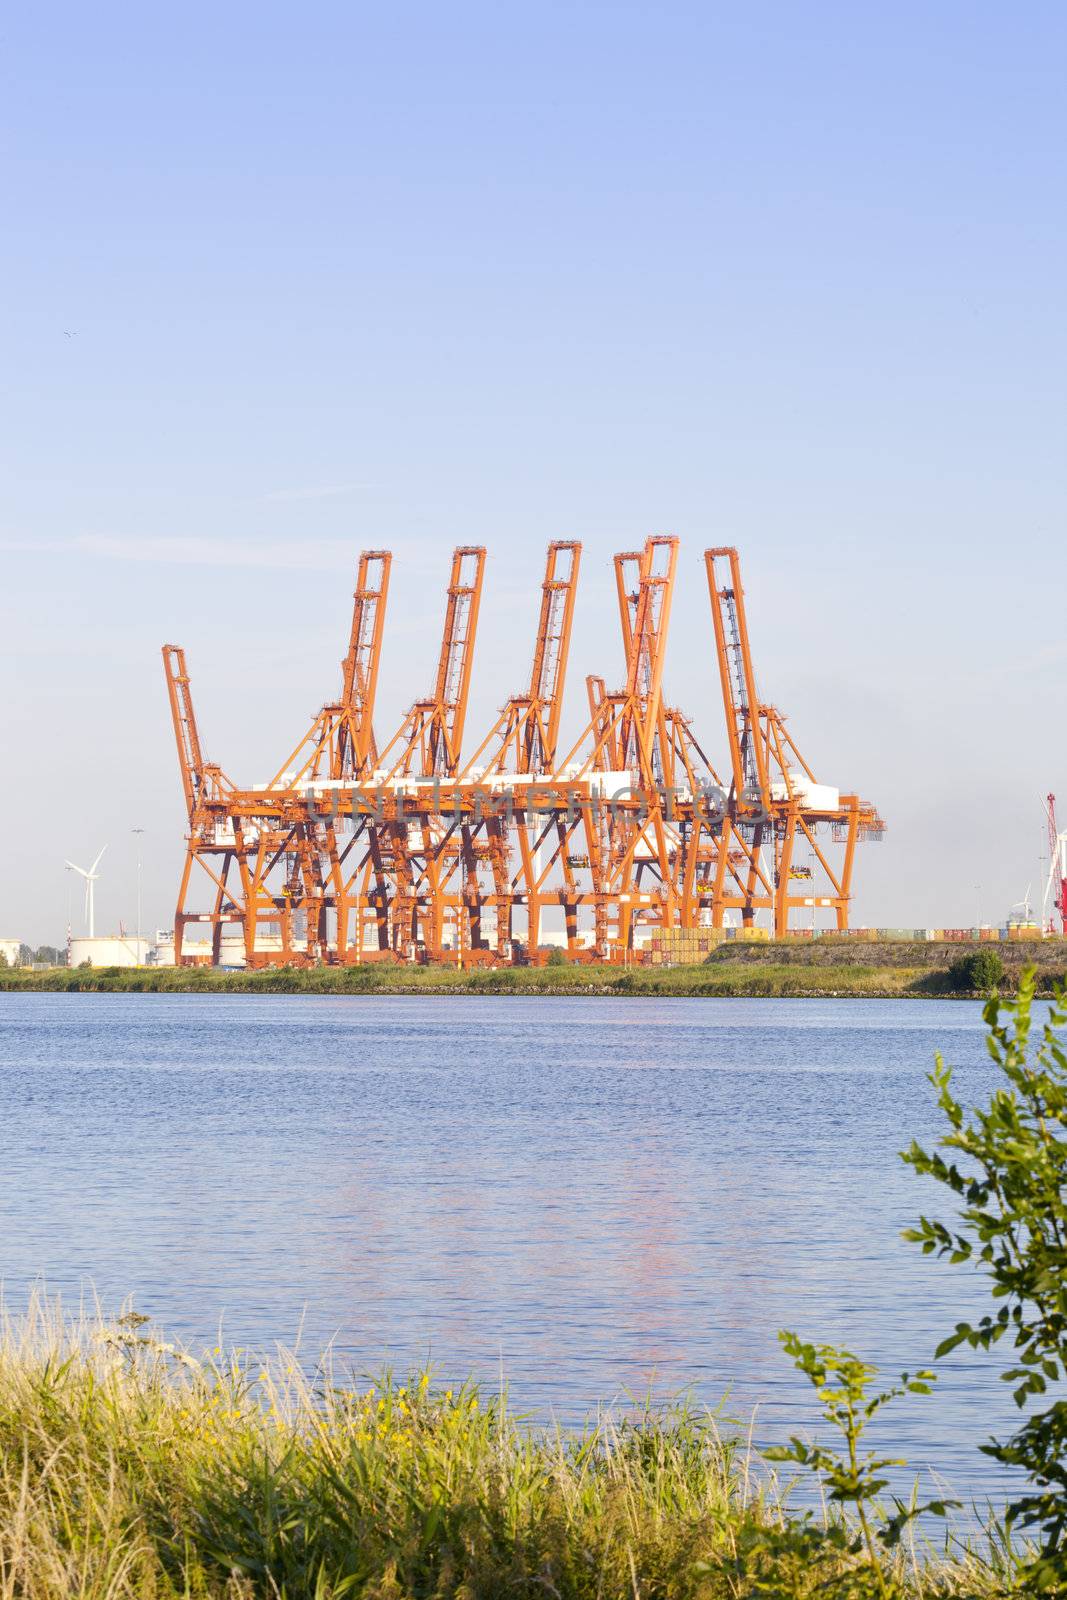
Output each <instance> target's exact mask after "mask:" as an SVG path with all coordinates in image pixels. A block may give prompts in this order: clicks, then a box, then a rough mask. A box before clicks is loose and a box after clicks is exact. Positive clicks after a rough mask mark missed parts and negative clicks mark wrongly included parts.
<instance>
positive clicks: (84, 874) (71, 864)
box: [64, 858, 89, 878]
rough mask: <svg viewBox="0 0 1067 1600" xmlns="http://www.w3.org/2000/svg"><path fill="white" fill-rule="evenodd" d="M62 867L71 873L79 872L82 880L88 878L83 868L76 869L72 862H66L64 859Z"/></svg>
mask: <svg viewBox="0 0 1067 1600" xmlns="http://www.w3.org/2000/svg"><path fill="white" fill-rule="evenodd" d="M64 865H66V866H68V867H69V868H70V870H71V872H80V873H81V875H82V877H83V878H88V876H89V874H88V873H87V872H86V870H85V868H84V867H76V866H75V865H74V863H73V861H67V860H66V858H64Z"/></svg>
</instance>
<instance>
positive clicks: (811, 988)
mask: <svg viewBox="0 0 1067 1600" xmlns="http://www.w3.org/2000/svg"><path fill="white" fill-rule="evenodd" d="M976 948H985V947H975V946H964V947H961V946H959V945H918V944H914V945H912V944H900V945H891V944H881V945H866V944H860V943H858V942H854V941H847V942H846V941H834V940H829V939H826V940H819V941H817V942H815V943H812V944H801V943H798V942H796V941H790V942H788V943H781V944H773V945H768V944H764V945H742V944H736V945H734V944H730V945H725V946H723V947H721V948H720V949H719V950H718V951H716V953H715V954H714V956H712V957H711V959H710V960H708V961H706V962H704V963H703V964H702V965H700V966H693V967H631V968H622V967H616V966H591V965H564V966H550V967H509V968H475V969H473V970H467V971H461V970H460V969H459V968H457V967H454V966H451V965H448V966H445V965H441V966H401V965H392V964H383V963H378V962H371V963H367V964H366V965H363V966H358V967H325V966H324V967H314V968H308V969H301V968H291V967H271V968H267V969H264V970H261V971H256V972H243V971H219V970H214V969H211V968H205V967H180V968H174V967H146V968H139V969H130V968H124V967H104V968H88V967H78V968H75V969H73V970H71V969H69V968H66V967H56V968H53V969H51V970H50V971H43V972H31V971H26V970H25V969H19V968H15V969H2V968H0V990H9V991H27V990H29V991H32V990H50V991H75V992H76V991H86V992H101V993H119V994H123V993H125V994H134V993H148V994H204V993H207V994H335V995H336V994H470V995H479V994H495V995H496V994H519V995H588V994H599V995H620V996H625V995H633V996H642V995H645V996H652V997H670V996H677V997H683V996H699V995H708V996H714V995H720V996H726V997H744V996H751V997H777V996H792V997H819V996H825V997H849V996H859V997H864V998H868V999H872V998H896V997H900V996H910V997H912V998H915V997H922V996H938V995H955V996H958V995H959V994H960V993H961V992H963V993H967V992H969V991H968V990H967V988H966V986H965V985H964V986H962V987H961V985H960V983H959V981H958V979H956V978H954V977H953V976H952V973H951V971H950V968H951V964H952V962H953V961H956V960H958V959H959V958H960V955H961V951H962V952H964V953H966V952H967V951H970V950H974V949H976ZM996 949H997V951H998V953H999V954H1000V955H1001V958H1002V960H1003V961H1004V964H1005V967H1006V974H1005V978H1004V980H1003V982H1002V985H1001V987H1002V989H1003V990H1004V992H1006V993H1011V992H1014V989H1015V987H1016V984H1017V981H1018V975H1019V972H1020V971H1021V968H1022V964H1023V962H1024V960H1026V961H1029V962H1032V963H1034V964H1035V965H1036V967H1037V974H1038V988H1039V992H1040V993H1050V992H1051V984H1052V982H1053V981H1054V980H1055V979H1057V978H1059V977H1061V976H1062V975H1063V973H1064V970H1065V969H1067V945H1065V944H1064V942H1063V941H1062V940H1051V941H1048V942H1047V943H1046V944H1043V945H1039V946H1037V947H1034V946H1018V947H1015V948H1013V947H1011V946H1003V945H1000V946H997V947H996Z"/></svg>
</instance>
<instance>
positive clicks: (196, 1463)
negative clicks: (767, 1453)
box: [0, 1302, 1001, 1600]
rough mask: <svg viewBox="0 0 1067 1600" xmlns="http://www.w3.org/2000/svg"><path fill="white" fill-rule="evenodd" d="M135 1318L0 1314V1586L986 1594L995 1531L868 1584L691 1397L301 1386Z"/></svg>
mask: <svg viewBox="0 0 1067 1600" xmlns="http://www.w3.org/2000/svg"><path fill="white" fill-rule="evenodd" d="M141 1322H143V1319H136V1318H130V1317H128V1318H126V1319H125V1320H123V1321H120V1322H119V1323H118V1324H116V1325H111V1326H108V1325H107V1324H105V1323H100V1322H93V1321H91V1320H90V1321H82V1322H80V1323H78V1324H77V1325H74V1326H70V1325H66V1324H64V1323H63V1321H62V1319H61V1318H60V1316H59V1313H58V1310H57V1309H56V1308H55V1307H50V1306H48V1305H47V1304H45V1303H43V1302H37V1303H35V1304H33V1305H31V1307H30V1310H29V1313H28V1314H27V1315H25V1316H23V1317H21V1318H12V1317H11V1316H5V1318H4V1320H3V1325H2V1327H0V1596H2V1597H3V1600H16V1597H18V1600H22V1597H27V1600H69V1597H74V1596H77V1597H78V1600H133V1597H139V1600H140V1597H159V1600H163V1597H172V1600H177V1597H179V1596H182V1597H203V1600H214V1597H218V1600H252V1597H260V1596H262V1597H264V1600H266V1597H268V1596H269V1597H275V1600H278V1597H281V1596H289V1597H297V1596H315V1597H317V1600H342V1597H363V1600H408V1597H411V1600H415V1597H419V1600H423V1597H426V1600H430V1597H434V1600H499V1597H503V1596H512V1595H514V1596H531V1597H533V1596H537V1597H544V1596H547V1597H555V1600H624V1597H625V1600H635V1597H640V1600H657V1597H662V1600H718V1597H734V1600H740V1597H741V1596H747V1595H755V1594H757V1593H760V1594H772V1595H779V1596H797V1597H802V1596H804V1597H806V1596H812V1597H814V1596H816V1595H820V1596H830V1597H841V1600H844V1597H845V1596H846V1595H848V1596H852V1597H856V1596H859V1595H866V1594H868V1593H874V1592H893V1593H899V1594H903V1595H908V1596H912V1595H914V1596H919V1595H923V1596H934V1595H945V1596H949V1595H959V1596H963V1595H969V1596H986V1595H989V1596H992V1595H993V1594H995V1593H998V1592H1001V1589H1000V1586H999V1582H998V1579H997V1568H998V1565H999V1557H998V1554H997V1545H996V1543H995V1542H993V1543H991V1544H990V1545H989V1547H988V1549H987V1550H985V1551H984V1552H978V1551H966V1550H959V1551H957V1552H956V1553H955V1554H952V1555H950V1554H949V1553H948V1552H947V1550H946V1549H945V1548H942V1549H941V1550H940V1551H938V1552H936V1553H932V1552H922V1551H921V1550H920V1551H916V1550H915V1549H914V1548H911V1549H908V1550H906V1551H904V1552H903V1553H899V1554H897V1555H895V1556H892V1557H889V1556H887V1557H886V1558H885V1571H884V1574H883V1575H882V1581H881V1587H880V1588H879V1589H878V1590H877V1591H876V1590H874V1589H872V1588H871V1587H870V1584H871V1581H872V1571H873V1569H872V1568H871V1567H870V1566H868V1565H867V1563H866V1560H865V1558H864V1557H863V1555H862V1554H860V1553H857V1552H852V1553H849V1552H848V1551H847V1550H844V1551H842V1550H841V1549H840V1548H839V1547H834V1546H833V1545H832V1544H830V1543H828V1542H827V1541H826V1539H825V1535H824V1533H823V1531H822V1530H823V1527H824V1524H823V1523H822V1521H821V1519H820V1518H818V1517H816V1518H815V1519H814V1521H811V1522H809V1523H808V1524H807V1525H806V1526H805V1524H804V1520H803V1518H802V1516H801V1515H800V1514H799V1513H793V1514H790V1513H789V1512H788V1510H787V1509H786V1504H785V1502H784V1500H783V1497H782V1495H781V1494H780V1493H779V1491H778V1489H777V1487H776V1485H775V1481H774V1479H773V1477H771V1476H770V1475H769V1472H768V1471H767V1470H765V1469H762V1470H761V1467H760V1464H759V1463H758V1462H757V1461H756V1460H755V1459H754V1457H753V1455H752V1452H751V1450H750V1447H749V1445H748V1444H747V1442H746V1440H745V1439H744V1437H739V1436H737V1435H736V1434H731V1433H729V1432H724V1431H723V1429H722V1428H721V1427H720V1425H719V1424H718V1423H717V1421H716V1419H715V1417H714V1416H712V1415H710V1414H709V1413H707V1412H703V1411H699V1410H696V1409H694V1408H693V1407H691V1406H689V1405H686V1404H677V1405H675V1406H673V1407H668V1408H667V1409H665V1410H662V1411H659V1412H653V1411H650V1410H647V1409H642V1408H641V1407H637V1408H635V1410H634V1411H633V1412H632V1413H631V1414H628V1415H620V1414H616V1415H607V1414H605V1415H602V1416H600V1417H598V1418H597V1419H596V1421H595V1423H593V1424H591V1425H590V1426H589V1427H587V1428H585V1429H584V1430H579V1431H576V1432H573V1433H569V1432H564V1431H561V1430H558V1429H556V1430H552V1429H549V1430H540V1431H539V1430H536V1429H531V1428H530V1427H528V1426H525V1425H524V1424H523V1423H522V1421H521V1419H517V1418H515V1417H514V1416H512V1415H511V1414H510V1412H509V1410H508V1408H507V1404H506V1401H505V1400H503V1399H501V1398H498V1397H489V1396H487V1395H485V1394H483V1393H481V1392H479V1390H478V1389H477V1388H476V1387H475V1386H474V1385H472V1384H466V1385H463V1386H453V1387H452V1388H445V1387H443V1386H439V1385H436V1384H435V1383H434V1382H433V1380H432V1379H431V1377H430V1376H429V1374H423V1375H416V1376H415V1378H414V1379H411V1380H409V1381H408V1382H407V1383H406V1384H402V1383H399V1382H396V1381H392V1380H390V1379H388V1378H386V1379H385V1380H384V1381H381V1382H379V1383H377V1384H373V1385H367V1384H365V1383H363V1384H360V1385H358V1386H355V1387H352V1388H344V1387H341V1386H338V1385H336V1384H335V1383H334V1382H333V1381H332V1379H331V1378H330V1376H329V1375H328V1373H326V1374H325V1375H322V1369H320V1377H319V1379H318V1380H317V1381H316V1382H315V1383H314V1385H312V1384H310V1383H309V1382H308V1381H307V1379H306V1378H305V1377H304V1376H303V1374H302V1372H301V1371H300V1369H299V1367H298V1365H297V1363H296V1361H295V1360H293V1359H292V1358H290V1357H286V1356H285V1355H281V1356H279V1357H278V1358H277V1359H276V1360H273V1361H271V1362H269V1363H267V1364H261V1363H260V1362H259V1361H257V1360H249V1359H247V1358H244V1357H242V1356H241V1355H240V1354H239V1353H238V1354H233V1355H226V1354H224V1353H223V1352H221V1351H218V1350H216V1351H215V1352H214V1354H213V1355H210V1356H207V1357H204V1358H199V1359H196V1360H194V1359H193V1358H191V1357H190V1356H189V1355H187V1354H186V1353H185V1352H184V1351H182V1350H180V1349H177V1348H176V1347H174V1346H171V1345H168V1344H167V1343H165V1342H163V1341H161V1340H159V1339H156V1338H153V1337H148V1336H147V1334H146V1331H145V1329H144V1327H143V1326H141ZM884 1581H888V1582H889V1583H890V1585H891V1589H890V1590H885V1588H884Z"/></svg>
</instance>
